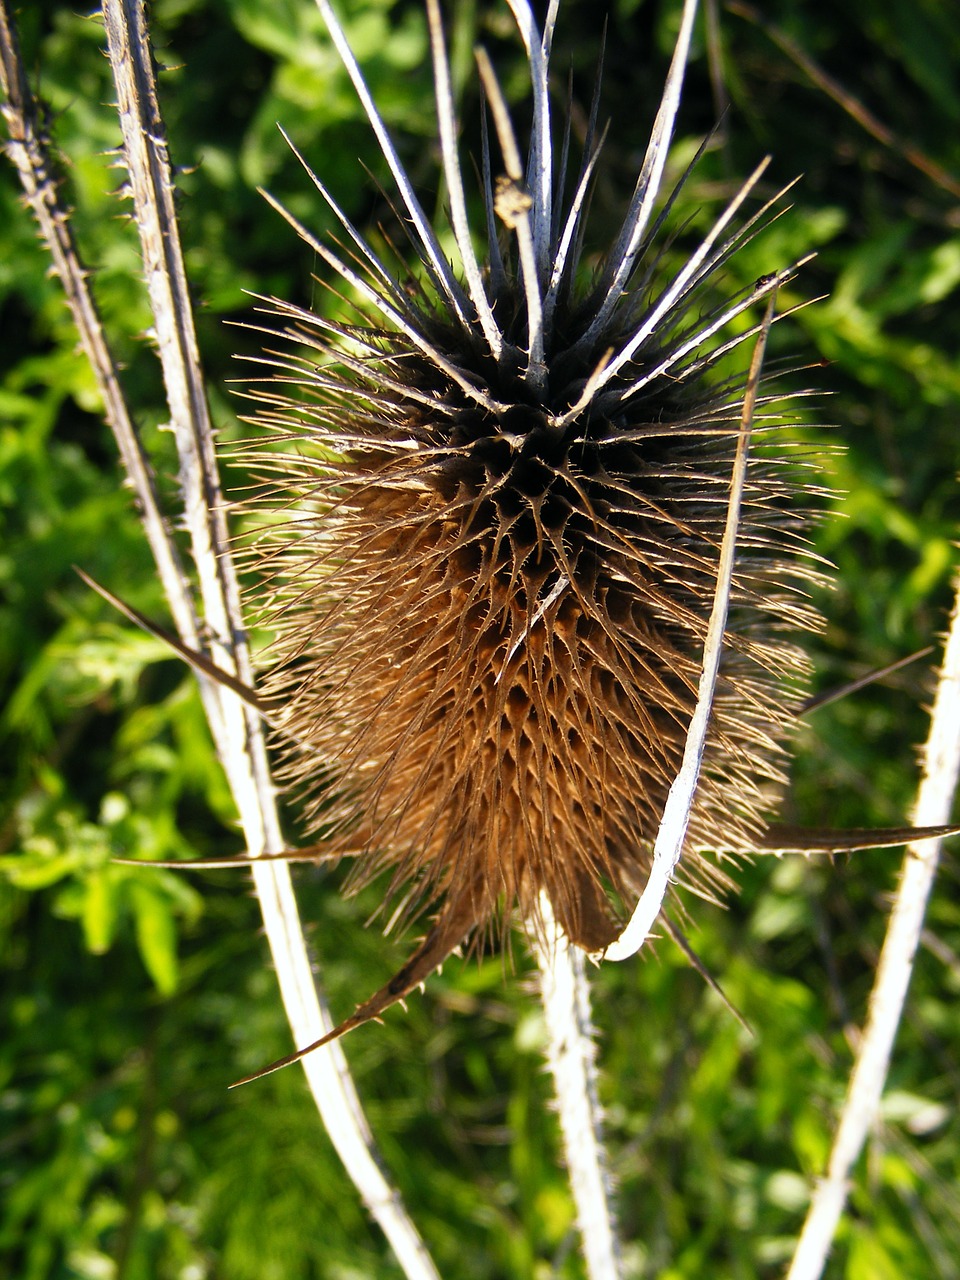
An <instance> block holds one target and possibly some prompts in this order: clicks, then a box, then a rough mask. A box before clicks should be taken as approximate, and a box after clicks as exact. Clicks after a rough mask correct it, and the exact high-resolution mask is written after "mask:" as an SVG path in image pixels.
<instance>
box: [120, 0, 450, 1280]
mask: <svg viewBox="0 0 960 1280" xmlns="http://www.w3.org/2000/svg"><path fill="white" fill-rule="evenodd" d="M104 19H105V25H106V29H107V41H108V49H109V54H110V59H111V65H112V68H113V73H114V79H115V82H116V86H117V95H118V108H119V113H120V124H121V129H122V132H123V139H124V158H125V161H126V164H127V168H128V171H129V174H130V180H131V189H132V193H133V199H134V204H135V208H136V214H137V226H138V229H139V232H140V238H141V246H142V251H143V257H144V266H145V271H146V276H147V284H148V289H149V292H150V300H151V306H152V309H153V315H154V323H155V330H156V333H157V341H158V346H159V351H160V358H161V363H162V366H163V374H164V382H165V386H166V389H167V397H168V401H169V407H170V413H171V422H172V425H173V428H174V433H175V437H176V442H177V448H178V453H179V456H180V467H181V471H180V479H181V491H182V495H183V500H184V510H185V517H186V523H187V527H188V530H189V533H190V536H191V542H192V548H193V555H194V560H195V563H196V565H197V570H198V576H199V580H200V593H201V598H202V601H203V607H204V614H205V617H206V622H207V627H208V628H209V631H210V633H211V636H212V639H211V646H210V657H211V660H212V661H213V663H214V664H215V665H216V667H219V668H222V669H224V670H226V671H227V672H229V673H230V674H232V675H233V676H235V677H238V678H239V679H241V680H242V681H243V682H244V683H245V684H247V685H249V684H250V683H251V681H252V669H251V665H250V659H249V653H248V650H247V646H246V640H245V634H244V630H243V623H242V616H241V611H240V602H239V590H238V587H237V581H236V575H235V572H234V569H233V565H232V561H231V558H230V554H229V549H228V542H227V536H226V525H225V521H224V514H223V503H222V500H221V496H220V487H219V479H218V473H217V465H216V457H215V452H214V446H213V432H212V429H211V425H210V419H209V414H208V411H207V404H206V396H205V390H204V381H203V372H202V369H201V366H200V360H199V354H198V350H197V343H196V335H195V331H194V326H193V316H192V309H191V306H190V301H189V296H188V290H187V283H186V273H185V271H184V265H183V257H182V253H181V249H180V240H179V231H178V226H177V221H176V216H175V212H174V206H173V181H172V175H171V170H170V164H169V158H168V155H167V149H166V142H165V134H164V129H163V124H162V121H161V118H160V113H159V105H158V101H157V95H156V86H155V83H154V78H153V69H152V61H151V56H150V50H149V46H148V41H147V33H146V26H145V20H144V13H143V6H142V3H139V0H104ZM177 576H178V584H177V587H176V590H175V594H174V602H175V603H176V601H177V600H179V599H180V598H181V596H183V597H186V598H187V599H188V600H189V598H190V588H189V586H188V584H187V582H186V579H185V578H184V577H183V575H182V574H178V575H177ZM175 611H176V612H177V615H178V623H179V622H180V618H179V614H180V613H181V612H182V607H176V609H175ZM180 630H181V638H182V640H183V642H184V643H185V644H187V645H189V646H190V647H196V643H197V642H196V631H195V629H193V630H191V631H189V632H188V633H187V634H184V628H183V626H182V625H181V627H180ZM205 701H206V702H213V703H214V704H215V705H214V711H213V714H211V716H210V720H211V728H212V730H213V733H214V738H215V741H216V745H217V750H218V754H219V756H220V759H221V761H222V763H223V765H224V769H225V771H226V773H227V777H228V779H229V782H230V786H231V789H232V792H233V795H234V797H235V800H236V803H237V807H238V809H239V812H240V818H241V823H242V825H243V830H244V835H245V838H246V841H247V849H248V852H249V854H250V856H251V858H253V859H256V856H257V854H259V853H261V852H263V851H265V850H278V849H281V848H282V847H283V841H282V838H281V835H280V827H279V822H278V819H277V813H276V807H275V802H274V790H273V785H272V782H271V779H270V773H269V767H268V763H267V756H266V749H265V744H264V741H263V735H262V732H261V726H260V720H259V717H258V716H257V715H256V714H255V713H254V712H253V711H252V710H251V709H250V708H249V707H246V706H245V705H244V704H243V703H242V702H241V701H240V700H239V699H238V698H237V697H236V696H235V695H234V694H233V693H232V692H230V690H229V689H227V688H225V687H224V686H223V685H221V684H215V683H212V682H211V683H207V691H206V695H205ZM252 872H253V878H254V885H255V887H256V890H257V896H258V899H259V902H260V906H261V910H262V912H263V919H264V926H265V930H266V933H267V937H268V940H269V943H270V949H271V954H272V956H273V961H274V965H275V967H276V971H277V976H278V979H279V982H280V987H281V993H282V995H283V1000H284V1005H285V1007H286V1010H287V1015H288V1018H289V1020H290V1025H291V1028H292V1031H293V1034H294V1036H295V1037H296V1038H298V1039H302V1038H307V1037H313V1036H316V1034H317V1032H318V1031H319V1030H322V1029H325V1028H329V1027H330V1026H331V1025H332V1024H331V1020H330V1016H329V1014H328V1012H327V1010H326V1008H325V1006H324V1005H323V1004H322V1002H321V999H320V996H319V992H318V988H317V984H316V980H315V977H314V974H313V972H312V968H311V964H310V960H309V957H308V955H307V952H306V946H305V942H304V937H303V930H302V927H301V924H300V920H299V915H298V912H297V906H296V901H295V898H294V896H293V889H292V885H291V882H290V877H289V871H288V869H287V868H285V867H284V866H282V865H281V864H276V863H270V864H257V863H256V862H254V865H253V866H252ZM305 1069H306V1073H307V1078H308V1080H309V1083H310V1086H311V1089H312V1091H313V1094H314V1098H315V1099H316V1101H317V1104H318V1108H319V1110H320V1114H321V1117H322V1119H323V1121H324V1123H325V1125H326V1127H327V1130H328V1132H329V1133H330V1136H331V1139H332V1141H333V1143H334V1145H335V1147H336V1149H337V1151H338V1153H339V1155H340V1156H341V1159H342V1160H343V1162H344V1165H345V1167H346V1169H347V1171H348V1173H349V1175H350V1176H351V1178H352V1179H353V1181H354V1183H355V1185H356V1187H357V1189H358V1191H359V1192H360V1194H361V1196H362V1197H363V1199H364V1201H365V1203H366V1204H367V1206H368V1208H369V1209H370V1211H371V1213H372V1214H373V1216H374V1217H375V1219H376V1220H377V1221H378V1222H379V1223H380V1225H381V1227H382V1229H383V1230H384V1232H385V1234H386V1235H387V1238H388V1240H389V1241H390V1243H391V1244H392V1246H393V1248H394V1251H395V1253H396V1254H397V1257H398V1259H399V1261H400V1264H401V1266H402V1267H403V1270H404V1273H405V1274H406V1275H407V1276H408V1277H409V1278H410V1280H437V1272H436V1270H435V1268H434V1266H433V1264H432V1262H431V1261H430V1258H429V1256H428V1254H427V1252H426V1249H425V1247H424V1245H423V1241H422V1240H421V1238H420V1235H419V1233H418V1232H417V1230H416V1227H415V1226H414V1224H413V1222H412V1221H411V1220H410V1218H409V1217H408V1216H407V1214H406V1212H405V1210H404V1208H403V1204H402V1202H401V1200H400V1197H399V1195H398V1193H397V1192H396V1191H395V1190H394V1188H393V1187H391V1186H390V1184H389V1183H388V1182H387V1180H386V1178H385V1177H384V1175H383V1172H382V1170H381V1168H380V1164H379V1161H378V1159H377V1156H376V1154H375V1148H374V1144H373V1139H372V1135H371V1133H370V1130H369V1128H368V1126H367V1124H366V1120H365V1118H364V1115H363V1112H362V1109H361V1107H360V1102H359V1099H358V1097H357V1094H356V1091H355V1089H354V1087H353V1082H352V1080H351V1079H350V1074H349V1070H348V1068H347V1065H346V1061H345V1059H344V1057H343V1054H342V1052H338V1051H337V1049H336V1046H332V1047H331V1050H330V1051H328V1052H327V1053H324V1054H322V1055H316V1056H315V1057H314V1058H312V1059H311V1060H310V1062H309V1063H308V1064H305Z"/></svg>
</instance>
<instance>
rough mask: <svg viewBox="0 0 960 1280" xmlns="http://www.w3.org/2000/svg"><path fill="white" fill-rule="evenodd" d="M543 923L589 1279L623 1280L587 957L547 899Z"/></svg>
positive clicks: (544, 992)
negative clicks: (570, 939) (566, 933)
mask: <svg viewBox="0 0 960 1280" xmlns="http://www.w3.org/2000/svg"><path fill="white" fill-rule="evenodd" d="M540 918H541V921H542V936H538V935H537V934H536V933H534V932H533V931H532V930H531V938H532V945H533V950H534V954H535V955H536V958H537V966H538V969H539V977H540V998H541V1000H542V1002H543V1012H544V1017H545V1019H546V1024H547V1065H548V1066H549V1068H550V1074H551V1075H552V1077H553V1083H554V1092H555V1094H556V1098H557V1110H558V1112H559V1116H560V1130H561V1133H562V1135H563V1149H564V1153H565V1155H566V1161H567V1171H568V1172H569V1175H570V1190H571V1192H572V1194H573V1200H574V1204H575V1205H576V1208H577V1227H578V1229H579V1231H580V1240H581V1243H582V1248H583V1257H584V1261H585V1263H586V1267H587V1276H588V1277H589V1280H618V1277H619V1276H620V1266H619V1245H618V1241H617V1235H616V1223H615V1220H614V1215H613V1209H612V1206H611V1203H610V1181H609V1176H608V1173H607V1168H606V1153H605V1150H604V1146H603V1133H602V1116H601V1111H600V1103H599V1100H598V1098H597V1069H596V1046H595V1044H594V1030H593V1025H592V1020H591V1017H590V984H589V980H588V978H587V973H586V957H585V955H584V953H583V952H582V951H581V950H580V949H579V948H578V947H572V946H571V945H570V943H569V942H568V941H567V939H566V937H565V936H564V933H563V930H562V929H561V928H560V927H559V925H558V924H557V922H556V919H555V917H554V914H553V908H552V907H551V905H550V900H549V898H547V896H546V894H541V896H540Z"/></svg>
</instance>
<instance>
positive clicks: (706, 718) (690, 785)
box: [602, 286, 777, 960]
mask: <svg viewBox="0 0 960 1280" xmlns="http://www.w3.org/2000/svg"><path fill="white" fill-rule="evenodd" d="M776 301H777V293H776V287H775V286H774V288H773V291H772V292H771V293H770V297H769V301H768V302H767V309H766V312H765V313H764V317H763V323H762V325H761V326H760V333H759V336H758V338H757V343H756V347H755V348H754V353H753V359H752V360H751V362H750V373H749V376H748V378H747V385H746V388H745V390H744V396H743V412H742V415H741V422H740V435H739V439H738V440H737V453H736V457H735V459H734V464H733V473H732V476H731V480H730V497H729V499H728V500H727V521H726V528H725V529H724V534H723V543H722V545H721V548H720V562H719V564H718V565H717V588H716V592H715V593H714V598H713V608H712V610H711V613H710V622H709V625H708V627H707V636H706V641H705V642H704V646H703V668H702V670H701V675H700V684H699V688H698V690H697V705H696V709H695V710H694V713H693V716H692V718H691V720H690V726H689V728H688V730H687V738H686V743H685V744H684V750H683V763H682V764H681V766H680V772H679V773H678V774H677V776H676V778H675V779H674V782H673V786H672V787H671V788H670V792H669V794H668V796H667V803H666V805H665V806H664V810H663V817H662V818H661V820H660V829H659V830H658V832H657V839H656V844H655V845H654V849H653V866H652V868H651V870H650V878H649V880H648V881H647V883H646V885H645V887H644V890H643V893H642V894H641V895H640V900H639V902H638V903H637V905H636V907H635V908H634V911H633V915H632V916H631V917H630V919H629V920H628V922H627V924H626V926H625V927H624V929H623V931H622V933H621V934H620V936H619V938H617V939H616V941H615V942H614V943H613V944H612V945H611V946H609V947H608V948H607V949H606V951H604V952H603V953H602V957H603V959H605V960H627V959H629V958H630V956H633V955H636V953H637V952H638V951H639V950H640V948H641V947H642V946H643V944H644V943H645V942H646V940H647V938H648V937H649V936H650V930H651V929H652V928H653V926H654V924H655V923H656V920H657V917H658V916H659V914H660V912H661V910H662V909H663V902H664V899H665V898H666V896H667V891H668V890H669V888H670V884H671V882H672V879H673V873H674V871H675V870H676V866H677V863H678V862H679V861H680V855H681V853H682V852H683V843H684V840H685V839H686V835H687V824H688V822H689V820H690V810H691V808H692V806H693V798H694V795H695V794H696V790H697V783H698V782H699V780H700V766H701V764H702V762H703V753H704V749H705V746H706V741H707V732H708V730H709V728H710V713H711V710H712V708H713V695H714V690H715V689H716V685H717V676H718V675H719V673H720V657H721V654H722V651H723V636H724V631H725V630H726V625H727V612H728V607H729V602H730V588H731V585H732V583H733V566H734V558H735V555H736V549H737V530H738V528H739V526H740V508H741V502H742V499H743V489H744V485H745V483H746V477H747V460H748V457H749V450H750V433H751V428H752V426H753V414H754V409H755V407H756V402H757V389H758V387H759V385H760V372H761V369H762V368H763V356H764V352H765V350H766V346H767V336H768V335H769V333H770V327H771V325H772V324H773V316H774V309H775V307H776Z"/></svg>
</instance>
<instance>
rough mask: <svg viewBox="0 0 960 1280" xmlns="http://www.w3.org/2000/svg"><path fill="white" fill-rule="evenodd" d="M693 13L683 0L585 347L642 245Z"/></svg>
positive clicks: (693, 1)
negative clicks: (658, 98) (643, 150)
mask: <svg viewBox="0 0 960 1280" xmlns="http://www.w3.org/2000/svg"><path fill="white" fill-rule="evenodd" d="M696 13H697V0H684V5H683V15H682V17H681V20H680V32H679V34H678V36H677V43H676V45H675V46H674V50H673V58H672V59H671V62H670V70H669V71H668V72H667V81H666V84H665V85H664V89H663V98H662V99H661V102H660V109H659V110H658V112H657V118H656V119H655V120H654V122H653V129H652V130H651V133H650V142H649V144H648V146H647V153H646V155H645V156H644V158H643V165H642V166H641V169H640V177H639V178H638V179H637V187H636V191H635V192H634V195H633V199H632V201H631V202H630V208H629V209H628V211H627V216H626V219H625V220H624V225H623V229H622V231H621V233H620V238H619V240H618V241H617V244H616V245H615V246H614V249H613V251H612V253H611V255H610V265H609V267H608V269H607V272H606V273H605V276H604V284H605V285H606V286H607V292H606V295H605V297H604V299H603V302H602V304H601V305H600V307H599V308H598V310H597V314H596V316H595V317H594V319H593V321H592V322H591V324H590V327H589V328H588V329H587V331H586V333H585V334H584V336H583V339H582V343H583V345H584V346H588V345H589V344H590V343H592V342H593V340H594V338H595V337H596V335H597V334H599V333H602V332H603V330H604V328H605V327H606V324H607V321H608V320H609V319H610V316H611V314H612V313H613V311H614V309H615V308H616V306H617V304H618V303H619V301H620V299H621V297H622V296H623V292H624V289H625V288H626V284H627V281H628V279H629V277H630V272H631V271H632V270H633V264H634V262H635V261H636V258H637V254H638V253H639V252H640V248H641V246H642V244H643V236H644V232H645V231H646V229H647V226H648V224H649V222H650V218H651V216H652V214H653V209H654V205H655V203H656V199H657V195H658V194H659V191H660V182H661V180H662V178H663V170H664V166H665V165H666V163H667V155H668V153H669V150H670V143H671V140H672V139H673V126H674V123H675V121H676V118H677V111H678V109H679V107H680V95H681V92H682V90H683V76H684V72H685V71H686V66H687V57H688V55H689V53H690V37H691V35H692V34H693V20H694V18H695V17H696Z"/></svg>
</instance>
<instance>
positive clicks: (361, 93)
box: [316, 0, 470, 329]
mask: <svg viewBox="0 0 960 1280" xmlns="http://www.w3.org/2000/svg"><path fill="white" fill-rule="evenodd" d="M316 3H317V8H318V9H319V10H320V13H321V15H322V16H323V20H324V22H325V23H326V24H327V30H328V31H329V32H330V38H331V39H332V40H333V43H334V44H335V45H336V47H337V53H338V54H339V55H340V60H341V62H342V63H343V65H344V67H345V68H346V71H347V74H348V75H349V77H350V79H351V80H352V81H353V87H354V89H355V90H356V94H357V97H358V98H359V99H360V101H361V103H362V104H363V109H364V111H365V112H366V113H367V119H368V120H369V121H370V125H371V127H372V129H373V132H374V133H375V134H376V137H377V142H378V143H379V144H380V150H381V151H382V152H383V155H384V158H385V160H386V162H387V164H388V165H389V166H390V172H391V173H392V174H393V180H394V182H396V184H397V187H398V189H399V191H400V195H401V197H402V199H403V203H404V204H405V205H406V207H407V212H408V213H409V214H410V219H411V221H412V222H413V225H414V227H415V229H416V232H417V237H418V238H419V241H420V244H421V245H422V246H423V250H424V252H425V254H426V256H427V264H428V266H429V268H430V270H431V273H432V275H433V278H434V280H435V282H436V284H437V286H438V288H439V289H440V291H441V292H442V293H443V294H444V296H445V297H446V299H447V301H448V302H449V303H450V306H451V307H452V308H453V310H454V312H455V314H456V316H457V318H458V320H459V321H460V323H461V324H462V325H463V327H464V328H465V329H469V328H470V319H469V316H468V315H467V312H466V309H465V306H464V302H465V299H464V296H463V290H462V289H461V288H460V286H459V284H458V283H457V281H456V279H455V278H454V275H453V272H452V271H451V270H450V264H449V263H448V262H447V260H446V258H445V257H444V255H443V250H442V249H441V248H440V245H439V244H438V243H437V237H436V235H435V234H434V231H433V228H432V227H431V226H430V223H429V221H428V219H427V215H426V214H425V213H424V212H423V207H422V206H421V204H420V201H419V200H418V199H417V195H416V192H415V191H414V189H413V186H412V184H411V182H410V179H409V178H408V177H407V171H406V170H405V169H404V167H403V165H402V163H401V161H400V157H399V156H398V155H397V149H396V147H395V146H394V145H393V141H392V139H391V137H390V134H389V133H388V132H387V126H386V125H385V124H384V123H383V118H382V117H381V115H380V112H379V111H378V110H377V106H376V103H375V102H374V101H373V98H372V96H371V94H370V90H369V89H368V88H367V82H366V80H364V78H363V72H362V71H361V70H360V66H359V64H358V63H357V60H356V58H355V57H354V56H353V50H352V49H351V48H350V44H349V42H348V40H347V37H346V33H345V32H344V30H343V27H342V26H341V25H340V21H339V19H338V18H337V15H336V14H335V13H334V11H333V9H332V8H331V6H330V4H329V3H328V0H316Z"/></svg>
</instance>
